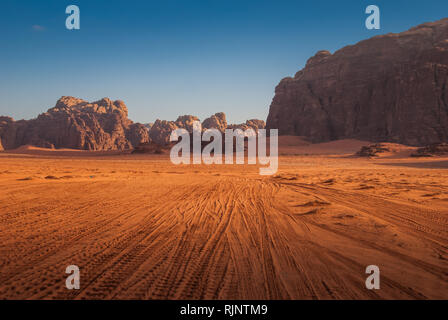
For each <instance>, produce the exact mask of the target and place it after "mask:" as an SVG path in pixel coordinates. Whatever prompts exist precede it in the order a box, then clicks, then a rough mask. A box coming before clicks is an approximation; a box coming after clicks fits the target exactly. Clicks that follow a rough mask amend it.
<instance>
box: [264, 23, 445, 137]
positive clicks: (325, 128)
mask: <svg viewBox="0 0 448 320" xmlns="http://www.w3.org/2000/svg"><path fill="white" fill-rule="evenodd" d="M267 128H268V129H269V128H272V129H279V134H281V135H296V136H305V137H307V138H309V139H310V140H311V141H312V142H323V141H329V140H337V139H346V138H355V139H361V140H367V141H375V142H381V141H389V142H397V143H403V144H407V145H413V146H420V145H428V144H431V143H437V142H446V141H448V19H443V20H440V21H437V22H434V23H426V24H422V25H420V26H418V27H415V28H412V29H410V30H409V31H406V32H403V33H398V34H386V35H382V36H377V37H373V38H371V39H368V40H365V41H361V42H359V43H358V44H356V45H352V46H347V47H345V48H342V49H341V50H338V51H336V52H335V53H334V54H331V53H330V52H328V51H319V52H318V53H317V54H316V55H315V56H314V57H312V58H310V59H309V60H308V62H307V64H306V66H305V68H304V69H302V70H301V71H299V72H297V74H296V75H295V76H294V78H285V79H283V80H282V81H281V82H280V84H279V85H278V86H277V88H276V90H275V97H274V99H273V101H272V104H271V107H270V111H269V116H268V119H267Z"/></svg>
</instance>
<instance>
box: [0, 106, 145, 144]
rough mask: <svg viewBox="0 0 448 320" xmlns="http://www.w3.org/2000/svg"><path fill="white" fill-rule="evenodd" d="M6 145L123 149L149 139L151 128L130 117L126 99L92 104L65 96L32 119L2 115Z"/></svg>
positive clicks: (0, 135)
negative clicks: (52, 106) (133, 120)
mask: <svg viewBox="0 0 448 320" xmlns="http://www.w3.org/2000/svg"><path fill="white" fill-rule="evenodd" d="M0 141H1V145H3V148H4V149H6V150H8V149H14V148H17V147H19V146H21V145H25V144H30V145H34V146H38V147H45V148H73V149H84V150H124V149H131V148H133V147H134V146H137V145H138V144H140V143H145V142H148V141H149V136H148V129H147V128H146V127H145V126H144V125H142V124H139V123H133V122H132V121H131V120H129V119H128V109H127V107H126V105H125V104H124V102H123V101H119V100H117V101H112V100H110V99H108V98H104V99H102V100H100V101H96V102H92V103H89V102H87V101H84V100H82V99H77V98H73V97H62V98H61V99H59V100H58V101H57V103H56V106H55V107H54V108H51V109H49V110H48V111H47V112H45V113H42V114H40V115H39V116H38V117H37V118H35V119H32V120H20V121H14V120H13V119H12V118H9V117H0Z"/></svg>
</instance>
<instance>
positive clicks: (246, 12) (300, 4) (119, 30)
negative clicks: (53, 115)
mask: <svg viewBox="0 0 448 320" xmlns="http://www.w3.org/2000/svg"><path fill="white" fill-rule="evenodd" d="M70 4H75V5H78V6H79V8H80V11H81V29H80V30H77V31H69V30H67V29H66V28H65V19H66V17H67V14H65V8H66V7H67V6H68V5H70ZM369 4H376V5H378V6H379V7H380V9H381V30H378V31H376V30H374V31H372V30H367V29H366V28H365V26H364V22H365V18H366V17H367V15H366V14H365V13H364V11H365V8H366V7H367V5H369ZM447 16H448V1H446V0H443V1H435V0H427V1H413V0H407V1H402V0H393V1H390V0H387V1H377V0H371V1H364V0H345V1H333V0H331V1H330V0H326V1H319V0H315V1H298V0H296V1H286V0H276V1H274V0H271V1H264V0H258V1H252V0H208V1H200V0H183V1H175V0H158V1H151V0H145V1H143V0H128V1H121V0H116V1H114V0H109V1H103V0H81V1H80V0H70V1H65V0H52V1H50V0H40V1H35V0H29V1H19V0H15V1H11V0H2V1H1V3H0V30H1V31H0V43H1V46H0V61H1V62H0V63H1V64H0V115H9V116H12V117H14V118H15V119H21V118H25V119H29V118H33V117H36V116H37V115H38V114H39V113H41V112H43V111H46V110H47V109H48V108H50V107H52V106H54V104H55V102H56V100H57V99H58V98H59V97H60V96H63V95H71V96H76V97H80V98H83V99H86V100H89V101H92V100H98V99H100V98H102V97H110V98H111V99H121V100H124V101H125V103H126V104H127V106H128V108H129V114H130V118H131V119H132V120H134V121H138V122H152V121H154V120H155V119H156V118H160V119H166V120H175V119H176V118H177V116H178V115H182V114H194V115H197V116H199V117H200V118H201V119H204V118H205V117H208V116H209V115H211V114H213V113H215V112H219V111H224V112H225V113H226V114H227V118H228V120H230V121H231V122H233V123H239V122H244V121H245V120H246V119H249V118H260V119H266V117H267V114H268V110H269V105H270V103H271V100H272V98H273V95H274V88H275V86H276V85H277V84H278V82H279V81H280V80H281V79H282V78H284V77H286V76H292V75H294V74H295V73H296V72H297V71H298V70H299V69H301V68H302V67H303V66H304V64H305V63H306V60H307V59H308V58H309V57H310V56H312V55H313V54H314V53H315V52H316V51H318V50H329V51H331V52H334V51H335V50H337V49H340V48H341V47H344V46H346V45H349V44H353V43H356V42H358V41H360V40H362V39H366V38H369V37H372V36H375V35H378V34H384V33H388V32H400V31H404V30H407V29H409V28H410V27H412V26H414V25H417V24H420V23H423V22H427V21H434V20H439V19H441V18H444V17H447Z"/></svg>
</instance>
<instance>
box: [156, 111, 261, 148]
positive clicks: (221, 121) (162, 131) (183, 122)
mask: <svg viewBox="0 0 448 320" xmlns="http://www.w3.org/2000/svg"><path fill="white" fill-rule="evenodd" d="M194 121H199V119H198V118H197V117H195V116H191V115H185V116H180V117H178V118H177V120H176V121H166V120H159V119H157V120H156V122H154V124H153V125H152V127H151V129H150V130H149V137H150V139H151V141H152V142H154V143H156V144H159V145H168V144H169V143H170V135H171V132H172V131H173V130H175V129H178V128H182V129H186V130H187V131H188V132H189V133H192V132H193V122H194ZM211 128H215V129H218V130H219V131H221V132H222V133H224V131H225V130H226V129H242V130H246V129H249V128H252V129H254V130H255V131H257V130H258V129H264V128H265V122H264V121H263V120H258V119H251V120H247V121H246V123H245V124H238V125H232V124H231V125H228V124H227V120H226V115H225V113H223V112H219V113H216V114H214V115H212V116H211V117H210V118H207V119H205V120H204V121H203V122H202V130H206V129H211Z"/></svg>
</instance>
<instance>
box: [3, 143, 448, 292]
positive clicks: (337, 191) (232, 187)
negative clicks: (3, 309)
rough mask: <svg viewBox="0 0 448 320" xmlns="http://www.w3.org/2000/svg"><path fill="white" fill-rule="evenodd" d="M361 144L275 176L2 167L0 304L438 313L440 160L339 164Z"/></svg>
mask: <svg viewBox="0 0 448 320" xmlns="http://www.w3.org/2000/svg"><path fill="white" fill-rule="evenodd" d="M358 144H364V143H361V142H360V143H356V142H353V141H352V142H346V143H340V142H339V145H338V144H337V143H335V144H331V145H330V146H329V145H324V147H325V148H324V149H325V150H326V151H325V150H323V149H322V148H320V147H322V146H320V147H319V146H309V145H306V144H300V146H297V145H299V144H297V145H296V147H295V148H294V141H289V142H288V143H286V145H284V147H285V148H284V149H283V151H280V154H284V155H282V156H281V157H280V168H279V171H278V173H277V174H276V175H274V176H260V175H259V174H258V166H254V165H233V166H232V165H214V166H206V165H189V166H187V165H180V166H175V165H173V164H171V162H170V161H169V158H168V157H167V156H164V155H158V156H156V155H107V154H106V153H98V154H92V153H88V152H87V153H86V152H77V151H70V150H63V151H42V150H39V149H30V148H28V149H21V150H19V151H16V152H14V153H5V152H2V153H0V298H2V299H372V298H373V299H383V298H384V299H392V298H400V299H425V298H434V299H448V282H447V280H448V158H430V159H416V158H408V157H407V156H405V155H404V156H401V155H388V156H385V157H382V158H378V159H366V158H355V157H351V156H349V154H350V152H352V151H354V150H355V149H356V150H357V149H359V145H358ZM331 148H333V149H331ZM351 149H353V150H351ZM322 150H323V151H322ZM328 150H331V152H330V151H328ZM335 150H336V151H337V150H340V151H339V152H336V151H335ZM341 150H342V151H341ZM321 151H322V152H321ZM333 153H335V154H333ZM71 264H75V265H78V266H79V267H80V270H81V289H80V290H67V289H66V288H65V279H66V277H67V276H68V275H67V274H65V268H66V267H67V266H68V265H71ZM372 264H373V265H377V266H379V268H380V271H381V289H380V290H367V289H366V287H365V279H366V277H367V275H366V274H365V268H366V267H367V266H368V265H372Z"/></svg>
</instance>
